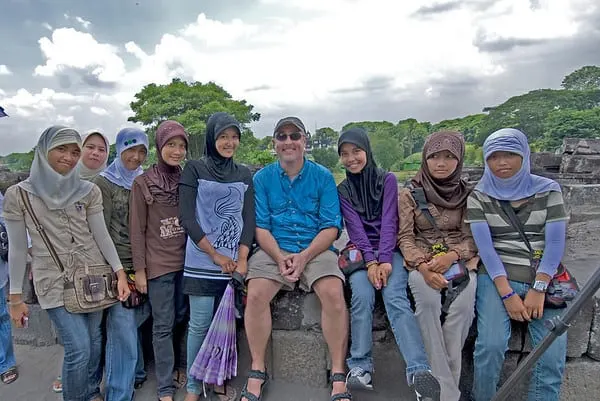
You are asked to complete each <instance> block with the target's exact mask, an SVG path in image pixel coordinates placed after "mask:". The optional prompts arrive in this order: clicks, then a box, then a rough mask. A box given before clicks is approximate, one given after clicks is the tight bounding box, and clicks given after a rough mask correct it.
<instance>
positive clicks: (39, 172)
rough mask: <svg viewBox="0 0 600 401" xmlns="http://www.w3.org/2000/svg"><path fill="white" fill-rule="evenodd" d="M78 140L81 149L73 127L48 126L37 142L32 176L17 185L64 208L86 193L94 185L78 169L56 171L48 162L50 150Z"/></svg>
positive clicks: (55, 205)
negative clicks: (64, 172)
mask: <svg viewBox="0 0 600 401" xmlns="http://www.w3.org/2000/svg"><path fill="white" fill-rule="evenodd" d="M69 143H76V144H77V145H78V146H79V147H80V148H81V137H80V136H79V133H78V132H77V131H75V130H74V129H72V128H67V127H63V126H60V125H54V126H52V127H50V128H47V129H46V130H45V131H44V132H43V133H42V135H41V136H40V139H39V141H38V144H37V147H36V149H35V155H34V156H33V163H32V164H31V170H30V172H29V178H27V179H26V180H25V181H22V182H20V183H19V184H18V185H19V186H20V187H21V188H23V189H24V190H26V191H27V192H31V193H32V194H34V195H36V196H38V197H40V198H41V199H42V201H44V203H45V204H46V206H47V207H48V209H50V210H57V209H64V208H65V207H67V206H68V205H70V204H72V203H75V202H77V201H78V200H80V199H81V198H83V197H84V196H86V195H87V194H88V193H90V191H91V190H92V188H93V187H94V184H92V183H91V182H88V181H84V180H82V179H81V178H79V171H78V169H77V168H74V169H73V170H71V171H69V173H68V174H66V175H61V174H59V173H57V172H56V171H55V170H54V169H53V168H52V167H51V166H50V164H49V163H48V152H49V151H50V150H52V149H54V148H55V147H57V146H60V145H66V144H69Z"/></svg>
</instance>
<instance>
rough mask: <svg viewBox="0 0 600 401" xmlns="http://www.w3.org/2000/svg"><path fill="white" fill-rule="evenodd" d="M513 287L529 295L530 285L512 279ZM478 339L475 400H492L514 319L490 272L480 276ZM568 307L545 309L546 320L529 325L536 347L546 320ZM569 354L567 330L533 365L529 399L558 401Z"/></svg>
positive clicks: (517, 291)
mask: <svg viewBox="0 0 600 401" xmlns="http://www.w3.org/2000/svg"><path fill="white" fill-rule="evenodd" d="M510 286H511V287H512V289H513V290H514V291H515V292H516V293H517V294H518V295H519V296H520V297H521V298H525V295H526V294H527V291H529V288H530V285H529V284H525V283H519V282H516V281H510ZM476 309H477V340H476V342H475V353H474V356H473V357H474V378H473V392H472V396H473V399H474V400H475V401H489V400H491V399H492V397H493V396H494V394H495V393H496V389H497V386H498V381H499V380H500V371H501V369H502V364H503V363H504V354H505V352H506V351H507V350H508V340H509V339H510V318H509V316H508V313H507V312H506V309H505V307H504V303H503V302H502V300H501V299H500V296H499V295H498V291H497V290H496V286H495V285H494V282H493V281H492V280H491V279H490V277H489V276H488V275H487V274H479V275H478V279H477V298H476ZM563 310H564V309H548V308H544V315H543V317H542V319H534V320H532V321H531V322H530V323H529V324H528V331H529V336H530V338H531V343H532V344H533V345H534V346H535V345H537V344H538V343H539V342H540V341H541V340H542V338H543V337H544V336H545V335H546V334H547V333H548V329H546V328H545V327H544V320H547V319H552V318H553V317H554V316H557V315H560V314H561V313H562V312H563ZM566 355H567V335H566V333H565V334H563V335H562V336H560V337H558V338H557V339H556V340H554V342H553V343H552V345H551V346H550V348H548V349H547V350H546V352H545V353H544V354H543V355H542V357H541V358H540V359H539V360H538V362H537V363H536V364H535V366H534V368H533V372H532V373H533V374H532V377H531V382H530V385H529V395H528V397H527V400H528V401H558V399H559V393H560V384H561V381H562V375H563V372H564V368H565V360H566Z"/></svg>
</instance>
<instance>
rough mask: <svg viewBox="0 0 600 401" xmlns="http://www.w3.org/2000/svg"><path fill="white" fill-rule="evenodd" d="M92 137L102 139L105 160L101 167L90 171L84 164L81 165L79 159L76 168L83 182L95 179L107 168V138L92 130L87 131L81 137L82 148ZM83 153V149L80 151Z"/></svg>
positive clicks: (108, 146) (108, 149)
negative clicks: (98, 136) (95, 136)
mask: <svg viewBox="0 0 600 401" xmlns="http://www.w3.org/2000/svg"><path fill="white" fill-rule="evenodd" d="M92 135H100V137H101V138H102V139H104V143H105V144H106V159H104V163H102V165H101V166H100V167H98V168H97V169H91V168H88V167H86V166H85V164H83V157H82V158H81V159H79V163H77V164H78V166H77V168H78V169H79V176H80V177H81V178H82V179H84V180H88V181H92V180H93V179H94V178H96V176H97V175H98V174H100V173H101V172H103V171H104V169H106V166H107V162H108V153H109V152H110V144H109V143H108V138H107V137H105V136H104V135H103V134H102V133H101V132H99V131H96V130H92V131H88V132H86V133H85V134H84V135H82V137H81V143H82V147H84V146H85V141H87V140H88V138H89V137H91V136H92ZM82 152H83V149H82Z"/></svg>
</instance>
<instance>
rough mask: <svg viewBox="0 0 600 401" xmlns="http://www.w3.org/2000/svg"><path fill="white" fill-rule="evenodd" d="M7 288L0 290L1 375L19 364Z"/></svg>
mask: <svg viewBox="0 0 600 401" xmlns="http://www.w3.org/2000/svg"><path fill="white" fill-rule="evenodd" d="M5 288H6V286H4V287H2V288H0V374H2V373H4V372H6V371H7V370H8V369H10V368H12V367H13V366H15V365H16V364H17V362H16V361H15V352H14V350H13V343H12V334H11V328H10V315H9V314H8V306H7V305H6V292H5Z"/></svg>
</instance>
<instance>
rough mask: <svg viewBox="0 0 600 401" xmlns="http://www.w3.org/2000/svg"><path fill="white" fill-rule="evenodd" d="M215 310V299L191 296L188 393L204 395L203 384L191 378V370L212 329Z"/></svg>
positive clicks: (188, 342)
mask: <svg viewBox="0 0 600 401" xmlns="http://www.w3.org/2000/svg"><path fill="white" fill-rule="evenodd" d="M214 309H215V298H214V297H199V296H194V295H190V324H189V326H188V338H187V365H188V369H187V371H188V381H187V392H188V393H192V394H202V382H201V381H199V380H196V379H195V378H193V377H192V376H190V368H191V367H192V364H193V363H194V360H195V359H196V355H198V351H200V347H202V343H203V342H204V338H205V337H206V333H207V332H208V329H209V328H210V323H211V322H212V319H213V315H214Z"/></svg>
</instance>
